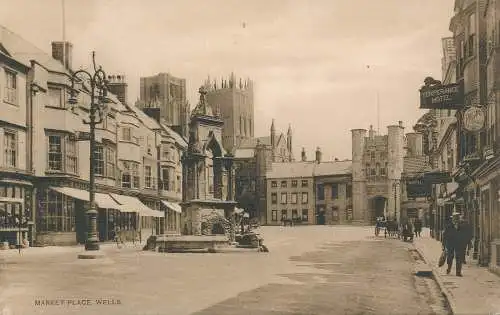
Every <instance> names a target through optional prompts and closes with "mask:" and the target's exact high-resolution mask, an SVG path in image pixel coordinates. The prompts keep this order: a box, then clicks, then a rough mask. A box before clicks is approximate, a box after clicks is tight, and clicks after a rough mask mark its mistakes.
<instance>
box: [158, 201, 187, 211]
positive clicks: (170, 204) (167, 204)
mask: <svg viewBox="0 0 500 315" xmlns="http://www.w3.org/2000/svg"><path fill="white" fill-rule="evenodd" d="M161 203H163V204H164V205H165V207H167V208H169V209H170V210H172V211H175V212H177V213H182V208H181V206H180V205H179V204H178V203H175V202H170V201H166V200H162V201H161Z"/></svg>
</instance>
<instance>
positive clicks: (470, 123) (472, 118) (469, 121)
mask: <svg viewBox="0 0 500 315" xmlns="http://www.w3.org/2000/svg"><path fill="white" fill-rule="evenodd" d="M485 121H486V114H485V112H484V110H483V109H481V108H478V107H471V108H469V109H467V110H466V111H465V113H464V128H465V129H466V130H468V131H471V132H476V131H480V130H481V129H483V127H484V123H485Z"/></svg>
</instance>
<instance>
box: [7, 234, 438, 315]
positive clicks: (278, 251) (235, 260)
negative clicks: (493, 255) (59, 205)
mask: <svg viewBox="0 0 500 315" xmlns="http://www.w3.org/2000/svg"><path fill="white" fill-rule="evenodd" d="M259 232H260V233H261V235H262V236H263V237H264V244H266V245H267V247H268V248H269V250H270V252H269V253H258V252H256V251H252V250H249V251H246V252H245V251H243V252H233V253H216V254H170V253H168V254H167V253H156V252H145V251H141V246H140V245H138V244H136V245H135V246H133V245H132V244H126V246H124V247H122V248H117V246H116V245H115V244H105V245H103V246H101V249H102V250H101V251H102V253H103V254H104V256H105V257H104V258H102V259H97V260H80V259H77V255H78V254H79V253H81V252H82V251H83V249H82V247H46V248H29V249H25V250H24V251H23V252H22V255H19V254H18V252H17V251H0V314H1V315H18V314H22V315H24V314H50V315H58V314H98V313H102V314H110V315H114V314H120V315H128V314H134V315H139V314H175V315H182V314H200V315H201V314H214V315H219V314H220V315H224V314H232V315H233V314H234V315H239V314H241V315H243V314H259V315H260V314H263V315H271V314H273V315H274V314H308V315H309V314H311V315H312V314H328V315H330V314H447V310H446V309H444V307H443V305H444V304H443V301H442V300H441V298H442V296H441V294H440V292H439V291H437V286H436V288H433V287H432V286H433V285H435V284H433V283H434V282H433V281H430V280H429V281H428V279H427V280H426V279H422V278H418V277H415V276H414V268H415V258H414V257H413V256H412V254H411V252H412V249H413V245H411V244H410V243H403V242H401V241H399V240H395V239H384V238H383V237H375V236H373V228H372V227H370V228H366V227H352V226H306V227H261V228H260V229H259ZM426 281H427V282H426Z"/></svg>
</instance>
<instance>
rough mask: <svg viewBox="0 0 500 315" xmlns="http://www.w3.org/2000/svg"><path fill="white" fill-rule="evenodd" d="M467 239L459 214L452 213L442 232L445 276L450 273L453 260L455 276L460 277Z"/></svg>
mask: <svg viewBox="0 0 500 315" xmlns="http://www.w3.org/2000/svg"><path fill="white" fill-rule="evenodd" d="M467 238H468V236H467V231H466V229H465V228H464V226H462V225H461V224H460V213H459V212H453V214H452V216H451V222H450V223H449V224H448V225H447V226H446V228H445V230H444V232H443V250H446V262H447V264H448V268H447V269H446V274H449V273H450V272H451V267H452V265H453V258H455V269H456V275H457V277H462V262H463V259H464V252H465V248H466V247H467V241H468V240H467Z"/></svg>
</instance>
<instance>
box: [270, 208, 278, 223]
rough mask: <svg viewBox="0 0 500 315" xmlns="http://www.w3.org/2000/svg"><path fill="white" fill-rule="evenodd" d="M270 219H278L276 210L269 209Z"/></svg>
mask: <svg viewBox="0 0 500 315" xmlns="http://www.w3.org/2000/svg"><path fill="white" fill-rule="evenodd" d="M271 220H273V221H278V210H273V211H271Z"/></svg>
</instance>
